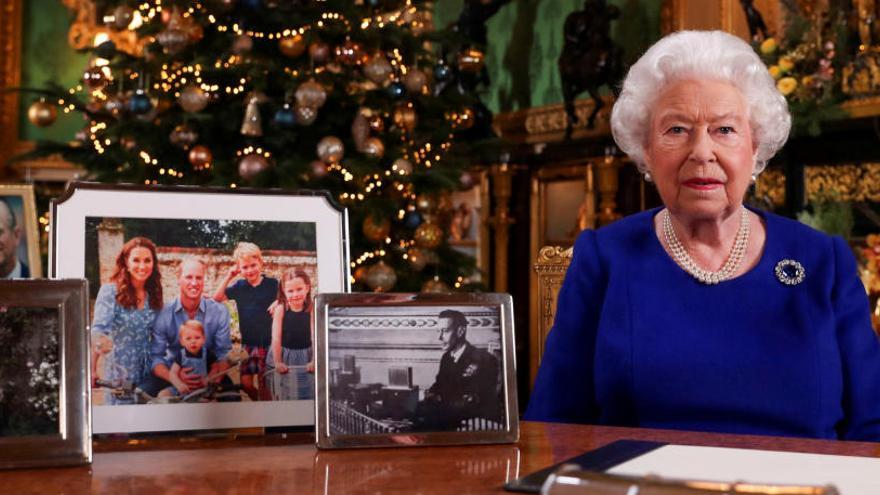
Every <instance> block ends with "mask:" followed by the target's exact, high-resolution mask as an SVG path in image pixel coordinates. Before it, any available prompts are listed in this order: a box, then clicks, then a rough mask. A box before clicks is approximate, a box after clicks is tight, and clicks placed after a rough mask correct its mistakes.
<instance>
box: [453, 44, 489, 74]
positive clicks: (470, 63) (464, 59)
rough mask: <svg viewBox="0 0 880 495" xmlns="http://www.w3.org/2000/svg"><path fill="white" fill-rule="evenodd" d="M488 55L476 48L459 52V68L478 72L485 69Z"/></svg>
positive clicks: (474, 72)
mask: <svg viewBox="0 0 880 495" xmlns="http://www.w3.org/2000/svg"><path fill="white" fill-rule="evenodd" d="M485 63H486V56H485V55H484V54H483V52H481V51H480V50H477V49H476V48H468V49H466V50H464V51H462V52H461V53H459V54H458V70H460V71H462V72H470V73H472V74H476V73H477V72H480V71H481V70H483V66H484V65H485Z"/></svg>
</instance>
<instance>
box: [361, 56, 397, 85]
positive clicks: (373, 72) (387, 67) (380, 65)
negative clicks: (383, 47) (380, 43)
mask: <svg viewBox="0 0 880 495" xmlns="http://www.w3.org/2000/svg"><path fill="white" fill-rule="evenodd" d="M363 70H364V75H365V76H367V79H369V80H370V81H373V82H374V83H376V84H379V85H382V84H383V83H386V82H388V80H389V77H390V76H391V71H392V70H393V69H392V67H391V64H390V63H389V62H388V59H386V58H385V55H383V54H382V52H377V53H376V54H375V55H373V56H372V57H371V58H370V60H369V61H368V62H367V63H365V64H364V69H363Z"/></svg>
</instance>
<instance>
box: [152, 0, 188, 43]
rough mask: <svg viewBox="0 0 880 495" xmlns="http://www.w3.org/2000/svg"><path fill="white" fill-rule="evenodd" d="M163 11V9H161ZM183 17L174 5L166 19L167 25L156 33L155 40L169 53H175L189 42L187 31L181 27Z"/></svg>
mask: <svg viewBox="0 0 880 495" xmlns="http://www.w3.org/2000/svg"><path fill="white" fill-rule="evenodd" d="M162 12H163V13H164V12H165V11H164V10H163V11H162ZM183 27H184V25H183V19H182V18H181V16H180V10H179V9H178V8H177V7H176V6H175V7H174V9H173V10H172V11H171V18H170V19H169V20H168V27H166V28H165V29H164V30H163V31H161V32H159V34H157V35H156V41H158V42H159V44H160V45H162V50H163V51H164V52H165V53H167V54H169V55H176V54H178V53H180V51H181V50H183V49H184V48H185V47H186V45H187V44H188V43H189V41H190V38H189V33H188V32H187V31H185V30H184V29H183Z"/></svg>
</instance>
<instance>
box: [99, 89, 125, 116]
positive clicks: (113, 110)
mask: <svg viewBox="0 0 880 495" xmlns="http://www.w3.org/2000/svg"><path fill="white" fill-rule="evenodd" d="M104 110H105V111H107V112H109V113H110V115H113V116H114V117H118V116H119V115H120V114H121V113H122V112H124V111H125V96H124V95H122V94H117V95H114V96H111V97H109V98H107V101H106V102H104Z"/></svg>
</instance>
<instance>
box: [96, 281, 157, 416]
mask: <svg viewBox="0 0 880 495" xmlns="http://www.w3.org/2000/svg"><path fill="white" fill-rule="evenodd" d="M158 313H159V312H158V311H156V310H154V309H152V308H150V300H149V296H147V298H146V300H145V301H144V309H137V308H134V309H127V308H123V307H121V306H119V305H118V304H117V303H116V284H104V285H102V286H101V289H100V290H99V291H98V297H97V299H95V317H94V319H93V321H92V335H93V336H97V335H96V334H104V335H106V336H108V337H110V340H111V341H112V342H113V350H112V351H110V353H109V354H107V356H105V358H104V379H105V380H111V381H115V380H122V381H130V382H131V383H133V384H134V385H135V386H137V385H138V384H139V383H141V382H142V381H143V380H144V378H146V376H147V374H148V373H149V372H150V365H149V363H150V335H151V334H152V333H153V322H154V320H155V319H156V315H157V314H158ZM106 403H107V404H110V405H116V404H131V403H133V401H132V400H131V399H130V398H122V399H120V398H117V397H114V396H112V395H110V394H107V395H106Z"/></svg>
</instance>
